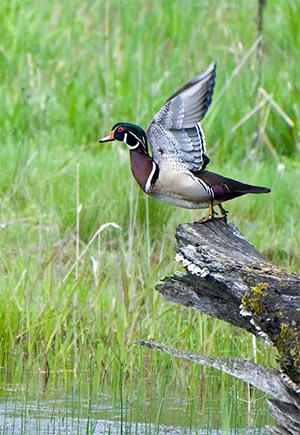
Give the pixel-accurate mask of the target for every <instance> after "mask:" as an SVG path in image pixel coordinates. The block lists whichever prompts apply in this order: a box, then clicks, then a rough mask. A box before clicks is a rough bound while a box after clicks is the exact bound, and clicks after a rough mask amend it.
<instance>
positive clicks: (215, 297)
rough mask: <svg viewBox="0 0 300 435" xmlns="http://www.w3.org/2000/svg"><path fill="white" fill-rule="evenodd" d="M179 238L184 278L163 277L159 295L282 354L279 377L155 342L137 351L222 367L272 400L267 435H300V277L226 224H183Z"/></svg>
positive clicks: (244, 363) (180, 275) (240, 363)
mask: <svg viewBox="0 0 300 435" xmlns="http://www.w3.org/2000/svg"><path fill="white" fill-rule="evenodd" d="M176 239H177V246H176V252H177V254H176V259H177V261H178V262H179V263H181V264H182V266H183V267H184V268H185V270H186V272H187V273H186V274H183V273H175V274H174V275H173V276H171V277H167V278H165V279H164V280H163V283H162V284H159V285H157V286H156V289H157V290H158V291H159V292H160V293H161V294H162V295H163V296H164V297H165V298H166V299H168V300H169V301H172V302H175V303H178V304H181V305H184V306H186V307H191V308H194V309H196V310H199V311H201V312H204V313H206V314H208V315H210V316H213V317H216V318H219V319H222V320H224V321H226V322H229V323H231V324H233V325H236V326H238V327H240V328H243V329H245V330H247V331H248V332H251V333H252V334H254V335H256V336H260V337H262V338H263V339H265V340H267V341H268V342H270V343H272V344H273V345H274V346H275V347H276V348H277V349H278V352H279V359H278V361H279V365H280V369H281V372H279V371H273V370H270V369H268V368H266V367H262V366H258V365H255V364H252V363H249V362H248V361H243V360H240V361H237V360H236V359H232V358H229V359H224V358H209V357H206V356H202V355H195V354H191V353H189V352H182V351H179V350H176V349H171V348H169V347H167V346H164V345H161V344H157V343H153V342H140V344H142V345H145V346H148V347H151V348H158V349H159V350H162V351H164V352H167V353H171V354H172V355H174V356H179V357H183V358H187V359H191V360H193V361H196V362H197V363H199V364H204V365H209V366H211V367H215V368H218V369H220V370H223V371H225V372H226V373H230V374H232V375H233V376H236V377H238V378H240V379H243V380H244V381H246V382H249V383H251V384H252V385H254V386H255V387H256V388H259V389H261V390H262V391H264V392H265V393H266V394H269V395H270V396H272V397H273V398H274V399H270V400H268V405H269V408H270V412H271V413H272V415H273V416H274V417H275V419H276V420H277V422H278V426H276V427H274V428H270V430H269V431H270V433H274V434H277V433H283V434H284V433H287V434H297V435H298V434H299V433H300V277H299V276H298V275H297V274H296V273H290V272H288V271H287V270H286V269H284V268H281V267H279V266H276V265H274V264H272V263H271V262H270V261H268V260H267V259H266V258H265V257H264V256H263V255H262V254H261V253H259V252H258V251H257V250H256V249H255V248H254V247H253V246H252V245H251V244H250V243H249V242H248V241H247V240H246V239H245V238H244V236H243V235H242V234H241V233H240V232H239V231H238V230H237V229H236V228H235V227H234V226H233V225H230V224H227V223H226V222H224V221H222V220H213V221H209V222H206V223H202V224H200V223H195V224H183V225H180V226H179V227H178V228H177V232H176ZM254 374H255V375H254ZM280 431H281V432H280Z"/></svg>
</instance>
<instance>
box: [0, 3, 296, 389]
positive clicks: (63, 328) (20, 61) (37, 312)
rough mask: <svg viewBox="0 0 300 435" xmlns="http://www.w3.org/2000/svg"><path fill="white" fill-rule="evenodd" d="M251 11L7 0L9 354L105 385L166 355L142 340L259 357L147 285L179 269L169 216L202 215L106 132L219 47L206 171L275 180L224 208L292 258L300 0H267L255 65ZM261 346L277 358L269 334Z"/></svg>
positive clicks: (2, 56)
mask: <svg viewBox="0 0 300 435" xmlns="http://www.w3.org/2000/svg"><path fill="white" fill-rule="evenodd" d="M257 9H258V2H257V1H256V0H247V1H246V0H243V1H233V0H232V1H231V0H228V1H226V0H207V1H206V0H199V1H189V0H186V1H185V0H182V1H168V0H165V1H154V0H152V1H146V0H135V1H133V0H120V1H115V0H111V1H104V0H96V1H88V0H84V1H82V0H80V1H79V0H72V1H64V0H62V1H54V0H51V1H48V2H44V1H41V0H36V1H34V2H33V1H30V0H22V1H21V0H12V1H2V2H1V4H0V24H1V40H0V74H1V83H0V126H1V127H0V140H1V146H0V240H1V244H0V254H1V259H0V289H1V303H0V338H1V347H2V354H1V355H2V365H3V367H4V368H7V367H11V366H12V364H16V367H19V365H20V364H21V365H24V364H25V365H26V366H28V367H34V366H36V364H38V365H41V364H42V361H45V360H46V361H47V363H48V364H49V367H50V370H51V372H55V371H58V370H64V369H65V370H67V369H70V368H71V369H73V368H74V370H75V371H76V370H79V371H80V370H81V369H82V368H86V367H87V366H88V367H90V365H91V361H93V363H92V366H93V367H98V368H99V367H101V370H102V373H103V379H104V378H105V379H106V380H107V381H108V383H110V384H112V383H113V382H116V381H115V380H114V379H115V376H117V377H118V376H119V373H120V371H119V367H120V364H121V365H122V367H123V369H124V373H126V376H125V377H123V378H122V379H123V381H124V382H126V379H132V377H131V376H132V374H134V373H135V370H136V366H137V364H140V367H141V372H143V370H142V368H143V367H145V366H147V373H148V375H149V376H150V374H151V370H153V371H154V372H155V370H157V367H158V365H157V364H162V367H164V364H167V363H168V361H169V359H168V357H164V356H162V355H153V356H150V355H149V353H148V351H146V350H145V351H143V353H142V356H141V354H139V355H140V356H138V355H137V351H136V348H135V347H134V346H132V343H133V340H134V339H136V338H147V337H152V338H155V339H156V340H157V341H163V342H165V343H166V344H170V345H176V346H177V347H180V348H185V349H190V350H195V351H198V352H204V353H207V354H212V355H213V354H214V355H219V356H222V355H223V356H225V355H228V356H229V355H238V356H241V355H244V356H248V357H254V356H253V347H252V342H251V337H247V336H246V335H245V334H244V333H243V332H241V331H237V330H236V329H233V328H231V327H230V326H228V325H225V324H222V323H221V322H218V321H216V320H213V319H208V318H207V317H205V316H204V315H201V314H198V313H194V312H191V311H189V310H187V309H183V308H180V307H176V306H174V305H171V304H169V303H168V302H167V301H165V300H163V299H162V297H160V296H159V295H157V294H156V292H154V291H153V288H154V286H155V284H156V283H158V282H159V280H160V279H161V278H163V277H164V276H165V275H166V274H170V273H172V272H174V271H175V270H177V269H178V268H179V266H178V265H177V264H176V263H175V262H174V260H173V258H174V245H175V240H174V232H175V228H176V226H177V225H178V224H180V223H182V222H192V221H193V220H196V219H198V218H199V217H202V215H204V213H205V212H203V211H189V210H183V209H179V208H175V207H172V206H169V205H166V204H161V203H158V202H155V200H152V199H148V198H146V197H145V195H144V194H143V193H142V192H141V191H139V188H138V186H137V185H136V184H135V183H134V181H133V180H132V177H131V174H130V169H129V158H128V152H127V150H126V148H125V146H123V145H122V144H119V143H113V144H110V143H109V144H103V145H100V144H98V143H97V141H98V139H99V138H100V137H102V136H105V135H107V134H108V132H109V131H110V128H111V126H112V125H113V124H114V123H116V122H118V121H129V122H135V123H137V124H139V125H141V126H142V127H143V128H146V126H147V124H148V122H149V121H150V120H151V119H152V117H153V116H154V114H155V113H156V111H157V110H158V109H159V108H160V107H161V105H162V103H163V102H164V101H165V100H166V98H168V97H169V96H170V95H171V94H172V93H173V92H174V91H176V90H177V89H178V87H180V86H181V85H183V84H184V83H185V82H186V81H188V80H189V79H191V78H192V77H193V76H194V75H196V74H198V73H199V72H200V71H201V70H202V69H204V68H205V67H206V66H207V65H208V64H209V63H210V62H211V61H213V60H217V62H218V67H217V78H216V87H215V92H214V96H213V102H212V105H211V106H210V109H209V111H208V114H207V116H206V117H205V119H204V121H203V123H202V126H203V129H204V132H205V135H206V142H207V154H208V155H209V157H210V158H211V163H210V165H209V170H212V171H217V172H220V173H222V174H223V175H225V176H229V177H232V178H236V179H238V180H240V181H244V182H246V183H251V184H258V185H264V186H268V187H270V188H271V189H272V193H271V194H269V195H258V196H251V195H249V196H247V197H243V198H240V199H237V200H235V201H232V202H230V203H228V204H226V208H227V209H228V210H229V213H230V214H229V221H230V222H233V223H235V224H236V225H237V226H238V227H239V228H240V229H241V231H242V232H243V233H244V235H245V236H246V237H247V238H249V240H250V241H251V242H252V243H254V245H255V246H256V247H257V248H258V249H259V250H261V251H262V252H263V254H264V255H266V256H267V257H268V258H270V259H271V260H273V261H275V262H278V263H279V264H280V265H282V266H285V267H287V268H289V269H290V270H294V271H298V272H299V269H300V260H299V258H300V256H299V252H300V249H299V248H300V246H299V233H300V223H299V222H300V221H299V200H300V198H299V179H300V178H299V176H300V166H299V149H300V137H299V110H300V109H299V104H300V82H299V20H300V3H299V1H298V0H278V1H275V0H270V1H268V2H267V4H266V6H265V8H264V20H263V28H262V32H261V33H262V36H263V39H262V58H261V78H260V73H259V71H260V65H259V61H258V58H257V42H256V43H255V41H257V37H258V30H257ZM259 88H263V89H264V91H265V92H267V94H268V95H271V96H272V99H270V98H269V100H268V101H265V97H264V95H263V93H262V91H259ZM259 103H261V104H262V108H261V111H260V112H259V114H258V112H256V113H254V114H253V116H250V115H251V111H252V110H253V109H255V108H257V105H258V104H259ZM247 115H248V116H249V118H248V119H247V120H245V122H243V123H242V124H241V125H240V126H239V125H238V123H239V122H240V121H241V120H243V118H244V117H245V116H246V117H247ZM258 128H260V130H259V131H260V134H259V135H258V136H257V131H258ZM79 204H81V206H82V208H81V210H80V212H79V209H78V205H79ZM76 222H77V224H76ZM78 222H79V227H78ZM109 222H113V223H115V224H116V225H118V226H119V227H120V229H118V228H117V227H116V226H108V227H105V228H104V227H102V228H101V232H99V234H98V235H97V236H95V240H94V241H93V242H92V243H91V244H90V245H89V246H88V243H89V241H91V239H92V237H93V236H94V235H95V233H96V231H97V229H98V228H99V227H100V226H101V225H103V224H106V223H109ZM81 253H82V255H81ZM144 358H145V359H144ZM255 358H256V359H257V360H258V361H260V360H261V361H263V362H269V363H270V364H273V365H275V359H274V358H275V356H274V353H273V351H272V350H271V349H269V348H266V347H265V346H264V344H262V343H260V342H259V343H258V345H257V350H256V354H255ZM195 370H196V369H192V368H187V366H186V363H185V364H182V362H178V363H177V362H175V366H174V367H173V369H172V372H171V377H170V378H171V379H177V381H178V379H179V378H180V379H181V381H182V382H183V383H184V382H186V383H187V384H190V383H191V382H194V381H192V379H194V378H193V376H195V373H194V371H195ZM201 370H202V369H200V368H199V373H200V371H201ZM197 373H198V372H197ZM199 373H198V374H199ZM201 373H202V372H201ZM223 376H225V375H223ZM196 378H197V379H198V377H197V376H196ZM222 379H224V377H223V378H222V377H221V376H220V378H219V381H218V382H219V383H218V382H217V381H216V384H215V387H214V388H216V392H217V391H219V390H218V388H219V386H220V382H221V383H222V382H224V381H222ZM226 379H227V378H226ZM195 382H196V383H195V389H196V388H198V386H199V385H198V380H197V381H195ZM222 385H223V384H222ZM243 388H244V387H243V386H241V389H242V390H243Z"/></svg>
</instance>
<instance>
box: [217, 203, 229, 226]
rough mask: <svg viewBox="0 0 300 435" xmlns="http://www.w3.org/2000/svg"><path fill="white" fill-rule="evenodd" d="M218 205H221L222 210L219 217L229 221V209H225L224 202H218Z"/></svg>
mask: <svg viewBox="0 0 300 435" xmlns="http://www.w3.org/2000/svg"><path fill="white" fill-rule="evenodd" d="M218 207H219V209H220V212H221V216H220V217H219V219H224V221H225V222H227V215H228V211H227V210H225V208H224V207H223V206H222V204H218Z"/></svg>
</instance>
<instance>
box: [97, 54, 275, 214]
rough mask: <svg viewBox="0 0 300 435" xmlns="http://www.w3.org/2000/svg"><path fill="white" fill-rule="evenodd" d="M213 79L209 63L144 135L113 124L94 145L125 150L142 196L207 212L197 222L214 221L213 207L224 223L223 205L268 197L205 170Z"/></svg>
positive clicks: (263, 190) (124, 124) (213, 68)
mask: <svg viewBox="0 0 300 435" xmlns="http://www.w3.org/2000/svg"><path fill="white" fill-rule="evenodd" d="M215 75H216V62H213V63H211V64H210V65H209V66H208V67H207V68H206V69H205V70H204V71H202V72H201V73H200V74H198V75H197V76H196V77H195V78H193V79H192V80H191V81H190V82H188V83H187V84H186V85H185V86H183V87H182V88H180V89H179V90H178V91H177V92H175V94H173V95H172V96H171V97H170V98H169V99H168V100H167V101H166V102H165V103H164V105H163V106H162V108H161V109H160V110H159V112H158V113H157V114H156V115H155V116H154V118H153V120H152V121H151V122H150V124H149V125H148V128H147V130H146V132H145V131H144V130H143V129H142V128H141V127H139V126H138V125H135V124H131V123H127V122H118V123H117V124H115V125H114V126H113V127H112V130H111V132H110V134H109V135H108V136H106V137H104V138H102V139H100V141H99V142H109V141H114V140H117V141H120V142H124V143H125V145H127V147H128V149H129V151H130V163H131V171H132V174H133V176H134V178H135V179H136V181H137V182H138V184H139V186H140V187H141V189H142V190H143V191H144V192H145V193H146V194H148V195H150V196H152V197H154V198H156V199H158V200H159V201H162V202H167V203H169V204H172V205H175V206H178V207H184V208H196V209H197V208H208V209H209V215H208V217H206V218H204V219H202V220H201V222H205V221H207V220H210V219H213V218H215V217H216V216H215V215H216V213H215V211H214V209H213V206H214V205H218V207H219V208H220V211H221V216H219V217H220V218H223V219H225V220H226V215H227V211H226V210H224V208H223V206H222V203H223V202H225V201H228V200H230V199H233V198H236V197H238V196H241V195H245V194H246V193H267V192H270V189H268V188H266V187H259V186H252V185H249V184H244V183H240V182H239V181H235V180H232V179H230V178H226V177H223V176H222V175H218V174H215V173H213V172H209V171H207V170H206V169H205V168H206V166H207V164H208V163H209V161H210V159H209V158H208V157H207V156H206V148H205V138H204V133H203V131H202V128H201V126H200V121H201V120H202V119H203V117H204V116H205V114H206V112H207V109H208V107H209V105H210V103H211V98H212V94H213V90H214V85H215ZM148 143H149V144H150V147H151V150H152V153H151V154H152V155H150V154H149V150H148Z"/></svg>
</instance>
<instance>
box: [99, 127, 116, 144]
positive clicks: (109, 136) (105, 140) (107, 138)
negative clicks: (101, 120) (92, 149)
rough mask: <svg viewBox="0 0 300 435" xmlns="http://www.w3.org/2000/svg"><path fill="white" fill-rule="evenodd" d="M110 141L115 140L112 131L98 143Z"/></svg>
mask: <svg viewBox="0 0 300 435" xmlns="http://www.w3.org/2000/svg"><path fill="white" fill-rule="evenodd" d="M112 140H115V131H114V130H112V131H111V132H110V133H109V135H108V136H105V137H103V138H102V139H100V140H99V142H101V143H102V142H110V141H112Z"/></svg>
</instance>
